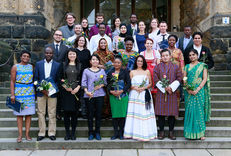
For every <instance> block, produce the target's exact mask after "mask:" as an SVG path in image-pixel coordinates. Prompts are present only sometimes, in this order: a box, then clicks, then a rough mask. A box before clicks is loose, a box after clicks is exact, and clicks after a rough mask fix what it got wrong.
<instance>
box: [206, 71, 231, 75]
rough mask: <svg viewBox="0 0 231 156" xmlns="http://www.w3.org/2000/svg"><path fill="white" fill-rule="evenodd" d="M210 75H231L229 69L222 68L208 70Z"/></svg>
mask: <svg viewBox="0 0 231 156" xmlns="http://www.w3.org/2000/svg"><path fill="white" fill-rule="evenodd" d="M209 74H210V75H231V71H230V70H223V71H209Z"/></svg>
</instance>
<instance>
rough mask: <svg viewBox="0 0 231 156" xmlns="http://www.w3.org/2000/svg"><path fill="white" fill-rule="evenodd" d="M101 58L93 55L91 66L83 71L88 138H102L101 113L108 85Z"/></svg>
mask: <svg viewBox="0 0 231 156" xmlns="http://www.w3.org/2000/svg"><path fill="white" fill-rule="evenodd" d="M99 62H100V58H99V56H98V55H96V54H93V55H92V56H91V60H90V63H91V67H90V68H87V69H85V70H84V71H83V76H82V87H83V88H84V92H85V93H84V98H85V102H86V105H87V112H88V135H89V137H88V140H93V139H94V137H95V138H96V139H97V140H101V136H100V125H101V114H102V108H103V105H104V96H105V95H106V93H105V91H104V89H103V87H104V86H105V85H106V74H105V71H104V69H101V68H99V67H98V66H99ZM94 114H95V131H93V117H94Z"/></svg>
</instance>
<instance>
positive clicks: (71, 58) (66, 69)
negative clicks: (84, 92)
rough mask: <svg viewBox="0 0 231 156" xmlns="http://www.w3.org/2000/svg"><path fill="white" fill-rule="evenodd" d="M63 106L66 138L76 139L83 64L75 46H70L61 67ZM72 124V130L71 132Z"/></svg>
mask: <svg viewBox="0 0 231 156" xmlns="http://www.w3.org/2000/svg"><path fill="white" fill-rule="evenodd" d="M60 73H61V76H60V78H61V83H62V87H61V94H62V98H61V99H62V101H61V103H62V104H61V108H62V109H63V110H64V125H65V130H66V136H65V137H64V140H70V139H71V140H76V135H75V131H76V126H77V116H78V108H79V97H78V93H79V89H80V74H81V64H80V63H79V61H78V58H77V53H76V51H75V49H74V48H70V49H69V50H68V52H67V61H66V62H65V63H63V67H62V68H61V72H60ZM70 125H71V127H72V131H71V133H70Z"/></svg>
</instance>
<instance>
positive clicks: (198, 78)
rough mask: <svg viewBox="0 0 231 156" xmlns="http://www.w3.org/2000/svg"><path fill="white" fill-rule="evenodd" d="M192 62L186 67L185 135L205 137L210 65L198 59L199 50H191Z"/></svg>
mask: <svg viewBox="0 0 231 156" xmlns="http://www.w3.org/2000/svg"><path fill="white" fill-rule="evenodd" d="M189 59H190V61H191V63H190V64H187V65H186V66H185V69H184V79H183V80H184V84H185V89H186V90H185V92H184V93H185V117H184V137H185V138H187V139H201V140H204V139H205V129H206V125H205V123H206V122H208V121H210V115H211V105H210V80H209V75H208V65H207V64H205V63H202V62H199V61H198V52H197V50H195V49H192V50H191V51H190V52H189Z"/></svg>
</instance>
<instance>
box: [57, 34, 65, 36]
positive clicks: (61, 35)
mask: <svg viewBox="0 0 231 156" xmlns="http://www.w3.org/2000/svg"><path fill="white" fill-rule="evenodd" d="M55 36H63V35H60V34H55Z"/></svg>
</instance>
